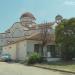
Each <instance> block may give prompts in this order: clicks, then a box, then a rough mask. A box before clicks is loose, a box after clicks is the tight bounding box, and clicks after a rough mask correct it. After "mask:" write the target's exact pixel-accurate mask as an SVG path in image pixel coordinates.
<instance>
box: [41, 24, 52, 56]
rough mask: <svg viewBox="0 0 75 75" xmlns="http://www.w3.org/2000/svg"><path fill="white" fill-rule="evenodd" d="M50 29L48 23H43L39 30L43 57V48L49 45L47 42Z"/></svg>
mask: <svg viewBox="0 0 75 75" xmlns="http://www.w3.org/2000/svg"><path fill="white" fill-rule="evenodd" d="M50 29H51V25H50V24H48V23H44V24H42V25H41V28H40V34H41V42H42V43H41V47H42V50H41V51H42V52H41V53H42V55H43V49H44V47H45V46H46V45H47V44H48V43H49V41H50V40H51V38H50Z"/></svg>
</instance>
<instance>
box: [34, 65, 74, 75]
mask: <svg viewBox="0 0 75 75" xmlns="http://www.w3.org/2000/svg"><path fill="white" fill-rule="evenodd" d="M34 67H38V68H42V69H47V70H54V71H60V72H66V73H72V74H75V72H72V71H65V70H58V69H53V68H47V67H41V66H34Z"/></svg>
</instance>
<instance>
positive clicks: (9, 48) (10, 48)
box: [2, 44, 16, 60]
mask: <svg viewBox="0 0 75 75" xmlns="http://www.w3.org/2000/svg"><path fill="white" fill-rule="evenodd" d="M2 54H10V55H11V59H13V60H15V59H16V44H12V45H8V46H5V47H3V51H2Z"/></svg>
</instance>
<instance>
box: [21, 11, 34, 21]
mask: <svg viewBox="0 0 75 75" xmlns="http://www.w3.org/2000/svg"><path fill="white" fill-rule="evenodd" d="M23 17H30V18H32V19H34V20H35V17H34V16H33V14H31V13H30V12H26V13H24V14H22V16H21V18H23Z"/></svg>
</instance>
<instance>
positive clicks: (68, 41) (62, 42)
mask: <svg viewBox="0 0 75 75" xmlns="http://www.w3.org/2000/svg"><path fill="white" fill-rule="evenodd" d="M56 43H57V45H58V46H60V49H61V57H62V58H63V59H64V60H72V58H73V57H74V56H75V18H71V19H69V20H63V21H62V22H61V23H60V24H59V25H58V26H57V27H56Z"/></svg>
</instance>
